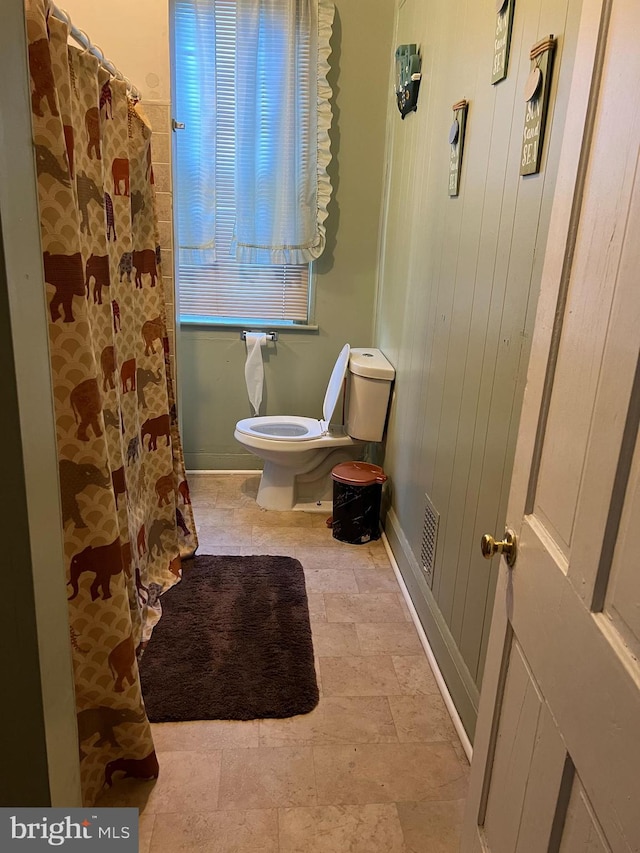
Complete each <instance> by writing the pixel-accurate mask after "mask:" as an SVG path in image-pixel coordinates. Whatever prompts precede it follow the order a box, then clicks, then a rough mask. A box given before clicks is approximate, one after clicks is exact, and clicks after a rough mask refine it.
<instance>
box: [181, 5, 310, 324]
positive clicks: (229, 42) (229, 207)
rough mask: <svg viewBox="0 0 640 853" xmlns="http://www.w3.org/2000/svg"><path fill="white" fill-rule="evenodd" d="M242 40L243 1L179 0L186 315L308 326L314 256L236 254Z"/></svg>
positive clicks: (273, 106) (200, 318)
mask: <svg viewBox="0 0 640 853" xmlns="http://www.w3.org/2000/svg"><path fill="white" fill-rule="evenodd" d="M235 44H236V2H235V0H215V2H214V1H213V0H206V2H205V1H204V0H175V2H174V45H175V57H174V62H175V80H176V91H175V114H176V118H177V119H178V120H179V121H181V122H184V124H185V129H184V130H180V131H179V133H178V139H177V169H176V175H177V181H176V185H177V186H176V198H177V208H176V209H177V216H178V229H177V230H178V234H179V240H178V242H179V246H178V250H177V251H178V257H177V268H178V280H179V291H178V292H179V300H180V319H181V320H182V321H183V322H196V323H197V322H203V323H229V324H233V323H235V324H245V323H250V322H252V323H259V322H265V323H266V322H268V323H271V324H278V325H280V324H307V323H308V322H309V296H310V293H309V292H310V279H311V275H310V272H311V269H310V264H307V263H305V264H298V265H291V264H288V265H285V264H255V263H250V264H249V263H240V262H238V261H236V259H235V253H233V254H232V252H233V248H232V244H233V236H234V226H235V220H236V195H235V184H236V180H235V169H236V151H235V124H236V122H235V118H236V117H235V61H236V56H235V53H236V48H235ZM262 97H265V98H268V97H269V93H268V92H267V91H265V92H264V94H263V95H262ZM266 106H267V108H268V109H278V104H277V103H272V104H267V105H266Z"/></svg>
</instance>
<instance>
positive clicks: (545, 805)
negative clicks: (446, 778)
mask: <svg viewBox="0 0 640 853" xmlns="http://www.w3.org/2000/svg"><path fill="white" fill-rule="evenodd" d="M565 757H566V750H565V749H564V746H563V743H562V739H561V737H560V735H559V733H558V730H557V728H556V726H555V723H554V721H553V718H552V717H551V714H550V712H549V709H548V708H547V706H546V704H545V702H544V698H543V696H542V694H541V692H540V690H539V689H538V687H537V685H536V682H535V678H534V677H533V673H532V672H531V668H530V667H529V665H528V664H527V662H526V660H525V658H524V655H523V652H522V649H521V647H520V646H519V644H518V643H517V641H515V640H514V642H513V643H512V644H511V653H510V656H509V660H508V669H507V677H506V683H505V687H504V696H503V700H502V709H501V713H500V720H499V725H498V732H497V738H496V745H495V753H494V757H493V767H492V770H491V777H490V787H489V798H488V802H487V809H486V816H485V819H484V839H485V843H486V844H487V845H488V847H489V848H490V849H491V851H492V853H497V851H500V853H518V851H522V853H525V851H526V853H534V851H537V850H540V853H544V851H546V850H547V844H546V841H544V838H545V835H546V837H547V838H548V837H549V834H550V832H551V824H552V822H553V817H554V813H555V808H556V799H557V794H558V790H559V787H560V783H561V780H562V773H563V768H564V764H565Z"/></svg>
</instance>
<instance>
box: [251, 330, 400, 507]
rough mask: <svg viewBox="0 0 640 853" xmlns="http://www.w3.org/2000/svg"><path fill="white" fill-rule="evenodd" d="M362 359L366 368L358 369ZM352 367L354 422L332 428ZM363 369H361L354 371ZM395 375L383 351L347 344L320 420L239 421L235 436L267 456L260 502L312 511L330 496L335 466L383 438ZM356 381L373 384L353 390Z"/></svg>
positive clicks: (279, 417) (271, 418)
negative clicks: (367, 443) (345, 430)
mask: <svg viewBox="0 0 640 853" xmlns="http://www.w3.org/2000/svg"><path fill="white" fill-rule="evenodd" d="M372 359H373V361H371V360H372ZM374 362H375V364H374ZM360 363H362V364H363V365H364V366H361V367H360V368H359V364H360ZM347 368H349V374H350V380H351V381H350V383H349V384H350V386H351V388H352V393H351V394H350V397H349V404H348V417H347V423H348V424H349V423H353V424H354V425H355V428H354V429H350V430H348V432H350V433H351V434H346V433H345V432H344V430H343V429H339V428H333V429H331V428H330V426H329V425H330V422H331V418H332V417H333V413H334V410H335V407H336V404H337V402H338V398H339V397H340V392H341V390H342V385H343V382H344V378H345V374H346V373H347ZM358 369H360V373H356V372H355V371H357V370H358ZM363 371H364V375H362V374H363ZM394 375H395V371H394V369H393V367H392V366H391V365H390V364H389V362H388V361H387V360H386V358H385V357H384V356H383V355H382V353H381V352H380V351H379V350H373V349H371V350H361V349H359V350H355V349H354V350H351V348H350V347H349V344H345V346H344V347H343V348H342V350H341V351H340V354H339V356H338V358H337V360H336V363H335V365H334V368H333V371H332V373H331V377H330V379H329V384H328V386H327V391H326V394H325V397H324V403H323V407H322V415H323V417H322V419H321V420H315V419H314V418H305V417H298V416H295V415H275V416H274V415H269V416H264V417H254V418H245V419H243V420H241V421H238V423H237V424H236V428H235V432H234V437H235V438H236V440H237V441H239V442H240V444H242V445H243V447H245V448H246V449H247V450H249V451H250V452H251V453H254V454H255V455H256V456H259V457H260V458H261V459H263V460H264V468H263V471H262V477H261V479H260V487H259V489H258V497H257V501H258V504H259V505H260V506H262V507H264V508H265V509H275V510H290V509H296V508H298V509H309V508H311V507H312V506H313V505H314V504H317V503H320V502H322V501H326V500H330V498H331V479H330V476H329V475H330V473H331V469H332V468H333V467H334V466H335V465H337V464H338V463H339V462H345V461H348V460H351V459H355V458H356V457H357V456H358V455H360V453H361V452H362V447H363V444H364V442H366V441H376V440H377V441H379V440H380V439H381V438H382V432H383V429H384V420H385V418H386V411H387V405H388V400H389V392H390V388H391V381H392V380H393V376H394ZM354 380H357V381H358V384H361V382H369V386H368V387H365V386H362V387H360V388H359V389H354ZM371 383H373V385H371ZM381 385H384V388H381V387H380V386H381ZM373 386H378V387H375V388H374V387H373ZM354 390H355V391H356V393H354ZM381 391H382V392H383V393H380V392H381ZM372 395H373V396H372ZM374 397H375V400H374ZM352 409H353V411H352ZM372 436H373V437H372Z"/></svg>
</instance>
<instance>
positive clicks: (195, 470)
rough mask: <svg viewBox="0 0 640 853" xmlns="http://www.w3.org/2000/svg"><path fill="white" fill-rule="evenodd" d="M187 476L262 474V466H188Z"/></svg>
mask: <svg viewBox="0 0 640 853" xmlns="http://www.w3.org/2000/svg"><path fill="white" fill-rule="evenodd" d="M186 473H187V476H188V475H190V474H216V475H220V474H246V475H249V474H254V475H255V474H261V473H262V469H261V468H188V469H187V472H186Z"/></svg>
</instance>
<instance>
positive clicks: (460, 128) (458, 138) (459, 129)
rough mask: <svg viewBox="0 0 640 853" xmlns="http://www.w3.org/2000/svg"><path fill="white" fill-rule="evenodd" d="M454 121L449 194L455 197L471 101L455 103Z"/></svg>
mask: <svg viewBox="0 0 640 853" xmlns="http://www.w3.org/2000/svg"><path fill="white" fill-rule="evenodd" d="M452 109H453V123H452V125H451V127H450V128H449V146H450V149H451V150H450V153H449V195H450V196H451V197H452V198H453V197H454V196H457V195H458V191H459V189H460V170H461V169H462V153H463V150H464V135H465V131H466V129H467V111H468V109H469V102H468V101H465V100H462V101H458V102H457V103H456V104H454V105H453V107H452Z"/></svg>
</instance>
